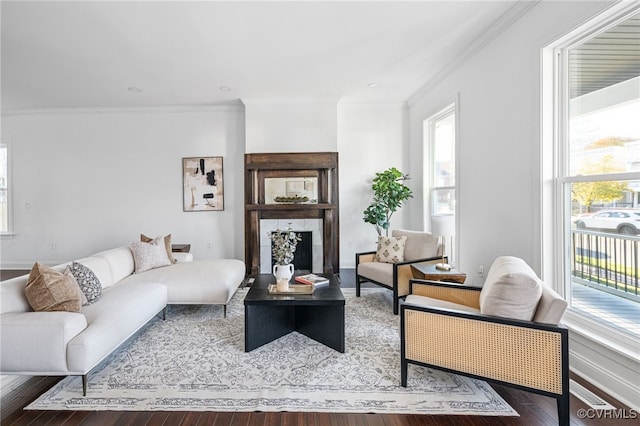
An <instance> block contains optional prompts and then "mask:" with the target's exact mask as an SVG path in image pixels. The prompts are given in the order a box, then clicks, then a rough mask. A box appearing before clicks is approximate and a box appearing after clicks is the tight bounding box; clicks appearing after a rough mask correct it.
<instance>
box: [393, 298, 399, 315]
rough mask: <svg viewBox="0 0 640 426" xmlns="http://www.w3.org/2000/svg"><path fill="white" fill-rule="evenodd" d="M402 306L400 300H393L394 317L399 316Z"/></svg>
mask: <svg viewBox="0 0 640 426" xmlns="http://www.w3.org/2000/svg"><path fill="white" fill-rule="evenodd" d="M399 306H400V298H399V297H394V298H393V315H398V307H399Z"/></svg>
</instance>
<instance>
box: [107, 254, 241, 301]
mask: <svg viewBox="0 0 640 426" xmlns="http://www.w3.org/2000/svg"><path fill="white" fill-rule="evenodd" d="M245 273H246V267H245V264H244V262H242V261H240V260H237V259H209V260H195V261H193V262H187V263H182V262H178V263H176V264H174V265H171V266H167V267H164V268H156V269H151V270H149V271H146V272H143V273H141V274H133V275H130V276H128V277H127V278H125V279H124V280H122V281H120V282H119V283H118V285H117V287H119V286H127V285H129V284H133V283H139V282H155V283H161V284H165V285H166V286H167V297H168V303H171V304H210V303H212V304H226V303H228V302H229V300H230V299H231V297H232V296H233V295H234V293H235V292H236V290H237V289H238V287H239V286H240V284H241V283H242V280H243V279H244V276H245Z"/></svg>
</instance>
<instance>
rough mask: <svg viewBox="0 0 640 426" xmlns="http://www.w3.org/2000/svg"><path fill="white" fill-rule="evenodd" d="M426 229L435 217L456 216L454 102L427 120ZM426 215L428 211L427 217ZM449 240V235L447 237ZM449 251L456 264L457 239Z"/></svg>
mask: <svg viewBox="0 0 640 426" xmlns="http://www.w3.org/2000/svg"><path fill="white" fill-rule="evenodd" d="M423 131H424V140H425V141H426V145H425V153H426V155H425V161H424V164H425V165H426V167H425V176H426V177H427V178H428V180H426V181H425V184H424V188H426V191H428V192H425V194H424V199H425V206H424V211H425V229H431V225H430V223H429V222H430V220H431V217H432V216H445V215H453V216H454V221H455V214H456V104H455V103H453V104H451V105H449V106H448V107H446V108H444V109H443V110H441V111H439V112H438V113H437V114H435V115H433V116H431V117H430V118H428V119H427V120H425V122H424V125H423ZM426 212H429V213H428V214H426ZM447 237H449V236H447ZM452 244H453V245H452V247H451V250H447V254H448V255H449V261H450V263H452V264H455V247H456V243H455V239H454V240H453V241H452Z"/></svg>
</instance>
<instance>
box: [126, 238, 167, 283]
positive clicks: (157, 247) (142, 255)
mask: <svg viewBox="0 0 640 426" xmlns="http://www.w3.org/2000/svg"><path fill="white" fill-rule="evenodd" d="M130 247H131V252H132V253H133V262H134V264H135V273H136V274H139V273H141V272H145V271H148V270H150V269H154V268H159V267H161V266H168V265H171V261H170V260H169V258H168V257H167V250H166V248H165V246H164V242H162V237H159V238H156V239H154V240H153V241H151V242H150V243H143V242H142V241H140V242H136V243H133V244H131V246H130Z"/></svg>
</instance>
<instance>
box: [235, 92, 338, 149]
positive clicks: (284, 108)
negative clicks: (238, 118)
mask: <svg viewBox="0 0 640 426" xmlns="http://www.w3.org/2000/svg"><path fill="white" fill-rule="evenodd" d="M242 102H243V103H244V104H245V111H246V112H245V114H246V115H245V120H246V152H247V153H260V152H335V151H337V150H338V146H337V130H336V126H337V124H336V123H337V112H336V104H337V99H306V98H304V99H243V100H242Z"/></svg>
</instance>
